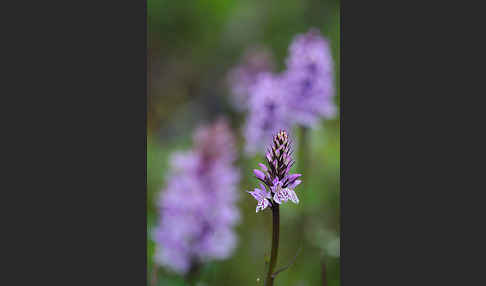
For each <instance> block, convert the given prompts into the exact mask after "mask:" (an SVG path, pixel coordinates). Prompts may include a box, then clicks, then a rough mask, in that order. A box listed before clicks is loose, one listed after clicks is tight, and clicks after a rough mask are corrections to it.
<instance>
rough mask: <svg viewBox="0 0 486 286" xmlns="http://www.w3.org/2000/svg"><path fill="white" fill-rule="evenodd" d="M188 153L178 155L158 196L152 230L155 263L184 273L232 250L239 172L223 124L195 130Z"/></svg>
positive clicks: (237, 216)
mask: <svg viewBox="0 0 486 286" xmlns="http://www.w3.org/2000/svg"><path fill="white" fill-rule="evenodd" d="M194 141H195V142H194V144H195V147H194V148H193V150H191V151H187V152H176V153H174V154H173V155H172V157H171V161H170V173H169V176H168V180H167V187H166V189H165V191H164V192H162V194H161V197H160V201H159V208H160V219H159V225H158V226H157V227H156V229H155V231H154V241H155V242H156V244H157V250H156V254H155V260H156V262H157V263H159V264H160V265H164V266H166V267H168V268H169V269H171V270H173V271H175V272H177V273H180V274H185V273H187V271H189V269H190V268H191V266H192V265H193V264H194V263H201V262H206V261H209V260H214V259H224V258H227V257H228V256H230V255H231V253H232V251H233V249H234V248H235V246H236V241H237V238H236V235H235V233H234V231H233V226H234V225H235V224H236V223H237V222H238V220H239V212H238V209H237V207H236V205H235V203H236V200H237V198H238V196H237V189H236V188H237V186H238V181H239V171H238V170H237V169H236V168H235V167H234V166H233V163H234V160H235V158H236V150H235V144H234V138H233V136H232V134H231V133H230V130H229V127H228V125H227V123H226V122H225V121H219V122H216V123H215V124H213V125H212V126H209V127H202V128H199V129H198V130H197V132H196V134H195V136H194Z"/></svg>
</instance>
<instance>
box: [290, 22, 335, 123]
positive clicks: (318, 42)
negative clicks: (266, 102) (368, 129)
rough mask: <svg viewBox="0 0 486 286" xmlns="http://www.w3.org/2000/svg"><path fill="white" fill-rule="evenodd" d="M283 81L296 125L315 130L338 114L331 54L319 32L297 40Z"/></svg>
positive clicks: (312, 30) (311, 32)
mask: <svg viewBox="0 0 486 286" xmlns="http://www.w3.org/2000/svg"><path fill="white" fill-rule="evenodd" d="M283 77H284V78H285V79H284V82H285V90H286V91H287V97H286V100H287V105H288V106H290V108H291V110H292V114H291V116H292V118H293V121H294V122H295V123H297V124H300V125H303V126H307V127H314V126H315V125H316V124H317V123H318V122H319V119H320V118H331V117H333V116H334V115H335V114H336V107H335V105H334V103H333V98H332V96H333V95H334V78H333V61H332V56H331V51H330V48H329V43H328V42H327V40H326V39H324V38H323V37H322V36H321V35H320V33H319V31H318V30H316V29H311V30H310V31H309V32H307V33H306V34H303V35H297V36H296V37H295V39H294V40H293V42H292V44H291V45H290V48H289V56H288V58H287V69H286V71H285V73H284V75H283Z"/></svg>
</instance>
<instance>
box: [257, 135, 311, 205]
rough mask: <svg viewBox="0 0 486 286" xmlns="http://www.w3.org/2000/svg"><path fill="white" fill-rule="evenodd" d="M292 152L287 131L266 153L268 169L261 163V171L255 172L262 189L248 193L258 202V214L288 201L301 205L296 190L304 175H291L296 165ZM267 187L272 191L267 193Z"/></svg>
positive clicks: (277, 137)
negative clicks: (290, 172) (291, 169)
mask: <svg viewBox="0 0 486 286" xmlns="http://www.w3.org/2000/svg"><path fill="white" fill-rule="evenodd" d="M292 152H293V150H292V144H291V142H290V139H289V136H288V135H287V132H286V131H285V130H281V131H279V132H278V133H277V134H276V135H274V136H273V141H272V146H271V147H269V148H267V152H266V159H267V163H268V167H267V166H266V165H264V164H261V163H260V164H259V166H260V168H261V170H258V169H254V170H253V173H254V174H255V176H256V178H257V179H259V180H260V181H261V182H262V183H260V188H255V189H254V191H248V193H249V194H251V195H252V196H253V197H254V198H255V199H256V200H257V202H258V204H257V207H256V212H258V211H260V210H262V211H263V210H264V209H266V208H267V207H268V206H272V205H273V204H275V203H277V204H282V203H284V202H287V201H288V200H290V201H292V202H293V203H295V204H298V203H299V198H298V197H297V194H296V193H295V191H294V189H295V187H297V186H298V185H299V184H300V183H301V182H302V181H301V180H299V179H298V178H299V177H300V176H302V175H301V174H289V171H290V168H292V166H293V165H294V163H295V161H294V160H293V159H292ZM266 187H268V189H269V190H270V191H267V189H266Z"/></svg>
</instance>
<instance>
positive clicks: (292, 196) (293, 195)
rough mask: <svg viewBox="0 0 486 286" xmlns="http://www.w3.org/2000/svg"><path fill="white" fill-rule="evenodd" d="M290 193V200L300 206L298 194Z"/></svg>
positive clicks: (292, 191)
mask: <svg viewBox="0 0 486 286" xmlns="http://www.w3.org/2000/svg"><path fill="white" fill-rule="evenodd" d="M288 192H289V197H290V200H291V201H292V202H293V203H295V204H298V203H299V198H298V197H297V194H296V193H295V192H294V190H290V189H289V190H288Z"/></svg>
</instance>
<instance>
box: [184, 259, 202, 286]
mask: <svg viewBox="0 0 486 286" xmlns="http://www.w3.org/2000/svg"><path fill="white" fill-rule="evenodd" d="M200 269H201V265H200V264H199V263H193V264H192V266H191V268H190V269H189V272H188V273H187V275H186V281H187V283H188V284H189V285H191V286H193V285H196V282H197V278H198V276H199V271H200Z"/></svg>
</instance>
